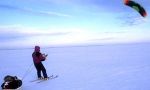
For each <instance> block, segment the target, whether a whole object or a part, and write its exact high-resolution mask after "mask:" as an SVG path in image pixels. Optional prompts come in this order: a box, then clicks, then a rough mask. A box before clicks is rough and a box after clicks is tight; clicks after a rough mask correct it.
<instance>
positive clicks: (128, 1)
mask: <svg viewBox="0 0 150 90" xmlns="http://www.w3.org/2000/svg"><path fill="white" fill-rule="evenodd" d="M124 4H125V5H127V6H129V7H131V8H133V9H135V10H136V11H138V12H139V13H140V15H141V16H143V17H146V16H147V13H146V11H145V9H144V8H143V7H142V6H141V5H140V4H138V3H136V2H134V1H131V0H124Z"/></svg>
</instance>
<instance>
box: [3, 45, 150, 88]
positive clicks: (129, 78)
mask: <svg viewBox="0 0 150 90" xmlns="http://www.w3.org/2000/svg"><path fill="white" fill-rule="evenodd" d="M32 52H33V49H20V50H19V49H18V50H0V56H1V60H0V61H1V65H0V82H1V83H2V82H3V78H4V76H6V75H15V76H18V77H20V78H23V77H24V76H25V77H24V79H23V87H22V90H150V85H149V84H150V43H134V44H118V45H117V44H116V45H115V44H114V45H95V46H94V45H93V46H77V47H75V46H74V47H73V46H72V47H52V48H43V49H41V52H43V53H48V54H49V56H48V58H47V60H46V61H45V62H43V64H44V65H45V67H46V69H47V73H48V74H49V75H52V74H54V75H59V77H58V78H56V79H53V80H48V81H45V82H42V83H36V82H30V81H32V80H34V79H36V70H35V68H34V66H33V65H32V57H31V54H32Z"/></svg>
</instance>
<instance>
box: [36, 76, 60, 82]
mask: <svg viewBox="0 0 150 90" xmlns="http://www.w3.org/2000/svg"><path fill="white" fill-rule="evenodd" d="M57 77H58V75H56V76H51V77H49V78H48V79H47V80H44V79H42V80H40V81H38V82H37V83H41V82H44V81H48V80H51V79H55V78H57Z"/></svg>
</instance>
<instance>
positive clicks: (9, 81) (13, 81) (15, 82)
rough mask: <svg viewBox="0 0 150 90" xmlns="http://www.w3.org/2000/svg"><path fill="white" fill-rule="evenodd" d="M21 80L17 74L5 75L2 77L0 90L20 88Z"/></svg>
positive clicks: (18, 89)
mask: <svg viewBox="0 0 150 90" xmlns="http://www.w3.org/2000/svg"><path fill="white" fill-rule="evenodd" d="M21 86H22V81H21V80H20V79H18V77H17V76H10V75H7V76H5V77H4V82H3V83H2V85H1V88H2V90H20V89H21Z"/></svg>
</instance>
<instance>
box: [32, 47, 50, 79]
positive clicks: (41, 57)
mask: <svg viewBox="0 0 150 90" xmlns="http://www.w3.org/2000/svg"><path fill="white" fill-rule="evenodd" d="M46 57H47V55H45V54H42V53H41V52H40V47H39V46H35V48H34V52H33V54H32V58H33V62H34V66H35V68H36V70H37V76H38V79H44V80H48V76H47V73H46V69H45V67H44V65H43V64H42V61H45V59H46ZM41 71H42V73H43V77H42V76H41Z"/></svg>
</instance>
